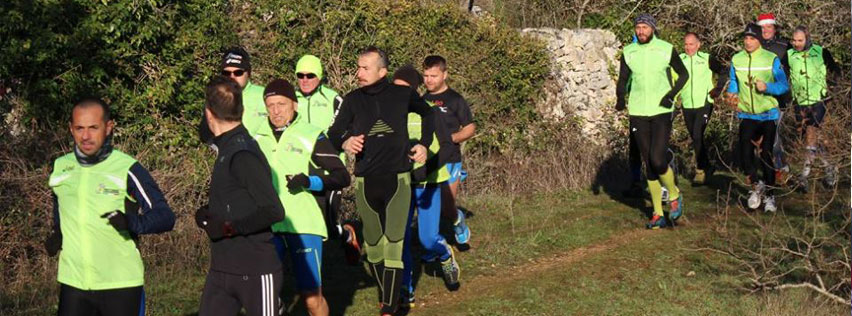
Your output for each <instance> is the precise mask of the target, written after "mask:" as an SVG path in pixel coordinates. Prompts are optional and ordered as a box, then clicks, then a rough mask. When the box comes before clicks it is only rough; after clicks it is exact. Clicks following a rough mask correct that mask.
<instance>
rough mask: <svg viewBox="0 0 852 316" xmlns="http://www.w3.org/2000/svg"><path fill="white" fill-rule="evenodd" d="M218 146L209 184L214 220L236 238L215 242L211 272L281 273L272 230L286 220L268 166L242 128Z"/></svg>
mask: <svg viewBox="0 0 852 316" xmlns="http://www.w3.org/2000/svg"><path fill="white" fill-rule="evenodd" d="M213 142H214V143H215V145H216V147H217V148H218V150H219V154H218V156H217V157H216V163H215V164H214V166H213V175H212V177H211V180H210V194H209V204H208V205H209V206H208V207H209V212H210V213H209V215H210V216H211V217H215V218H218V219H221V220H224V221H226V222H228V223H229V224H230V227H231V228H233V230H234V234H233V235H232V236H230V237H225V238H221V239H218V240H214V241H212V245H211V254H210V257H211V258H210V261H211V263H210V269H211V270H215V271H220V272H227V273H233V274H243V275H257V274H263V273H270V272H274V271H277V270H278V269H281V261H280V260H279V259H278V256H277V255H276V252H275V245H274V244H273V243H272V241H271V239H272V230H271V229H270V227H271V226H272V224H273V223H275V222H278V221H281V220H283V219H284V207H283V206H282V205H281V201H280V200H279V199H278V194H276V193H275V188H274V187H273V185H272V171H271V169H270V168H269V163H268V162H267V161H266V158H265V156H264V155H263V153H262V152H261V151H260V147H258V145H257V142H255V141H254V139H252V138H251V136H249V134H248V131H247V130H246V129H245V127H243V126H242V125H239V126H237V127H236V128H234V129H232V130H230V131H228V132H225V133H224V134H221V135H219V136H217V137H216V138H215V139H214V140H213Z"/></svg>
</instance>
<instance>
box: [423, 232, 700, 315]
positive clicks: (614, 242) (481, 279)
mask: <svg viewBox="0 0 852 316" xmlns="http://www.w3.org/2000/svg"><path fill="white" fill-rule="evenodd" d="M708 219H709V218H707V216H698V217H693V218H691V221H690V220H689V219H687V218H683V219H682V221H683V224H682V225H683V226H681V227H680V228H676V229H684V228H686V227H687V226H690V227H693V228H692V229H694V227H696V226H699V225H702V224H704V222H705V221H706V220H708ZM661 233H662V234H668V233H674V231H672V230H671V229H670V228H669V229H665V230H663V231H652V230H647V229H638V228H637V229H634V230H629V231H626V232H624V233H620V234H616V235H614V236H611V237H610V238H608V239H606V240H603V241H599V242H596V243H594V244H590V245H587V246H584V247H580V248H576V249H573V250H570V251H565V252H561V253H557V254H554V255H551V256H548V257H544V258H539V259H538V260H533V261H529V262H527V263H524V264H520V265H516V266H511V267H508V268H500V271H498V272H499V273H493V274H484V275H477V276H474V277H473V278H469V279H465V278H464V277H462V287H461V288H460V289H459V290H458V291H456V292H448V291H446V290H444V289H443V288H440V289H438V290H437V291H431V292H429V293H424V294H423V295H418V298H417V299H418V307H417V311H418V312H426V311H429V310H430V309H432V308H438V307H441V306H443V307H445V306H446V304H442V303H443V302H448V301H454V302H460V301H470V300H474V299H476V298H477V297H484V296H488V295H491V294H490V293H492V289H494V288H502V287H510V286H512V285H514V284H517V283H518V282H519V281H522V280H527V279H530V278H534V277H537V276H541V275H543V274H547V273H548V272H550V271H553V270H555V269H561V268H564V267H566V266H570V265H573V264H575V263H577V262H582V261H583V260H585V259H586V258H588V257H591V256H594V255H597V254H599V253H603V252H608V251H611V250H615V249H617V248H620V247H623V246H626V245H629V244H635V243H641V242H643V241H644V240H645V239H646V238H650V237H652V236H655V235H656V234H661Z"/></svg>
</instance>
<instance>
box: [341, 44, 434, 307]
mask: <svg viewBox="0 0 852 316" xmlns="http://www.w3.org/2000/svg"><path fill="white" fill-rule="evenodd" d="M387 67H388V59H387V55H385V53H384V52H383V51H382V50H380V49H378V48H375V47H369V48H367V49H365V50H363V51H361V53H360V55H359V57H358V73H357V77H358V86H360V88H359V89H356V90H355V91H352V92H350V93H349V94H347V95H346V97H345V98H343V104H342V105H341V106H340V112H338V114H337V118H335V120H334V123H333V124H332V125H331V128H329V130H328V138H329V140H330V141H331V143H332V144H333V145H334V146H335V147H336V148H337V149H338V150H340V149H343V150H345V151H346V153H347V154H350V155H354V156H355V196H356V200H355V207H356V209H357V210H358V214H359V215H360V216H361V220H362V222H363V223H364V227H363V232H364V243H365V249H366V252H367V261H368V262H369V263H370V268H371V270H372V272H373V275H374V277H375V278H376V281H377V282H378V284H379V289H380V291H379V292H380V293H381V295H380V301H381V304H382V307H381V313H382V315H391V314H393V313H394V312H396V309H397V307H398V306H399V294H400V290H401V285H402V274H403V271H402V269H403V263H402V251H403V239H404V238H405V230H406V222H407V221H408V208H409V207H410V206H411V177H410V176H409V172H410V171H411V167H412V164H411V161H412V160H414V161H416V162H419V163H423V162H425V161H426V148H428V147H429V145H430V144H431V143H432V137H430V136H431V135H432V133H433V132H434V127H435V124H434V118H433V114H432V113H433V111H432V108H431V107H430V106H429V105H428V104H427V103H426V101H424V100H423V99H422V98H420V96H419V95H418V94H417V92H416V91H414V90H412V89H410V88H408V87H402V86H396V85H392V84H390V83H389V82H388V80H387V78H386V76H387V74H388V69H387ZM409 112H415V113H417V114H420V116H421V117H422V121H423V124H422V125H421V134H420V135H424V136H426V137H421V138H420V141H419V143H418V144H415V145H413V146H411V145H410V144H409V140H408V113H409Z"/></svg>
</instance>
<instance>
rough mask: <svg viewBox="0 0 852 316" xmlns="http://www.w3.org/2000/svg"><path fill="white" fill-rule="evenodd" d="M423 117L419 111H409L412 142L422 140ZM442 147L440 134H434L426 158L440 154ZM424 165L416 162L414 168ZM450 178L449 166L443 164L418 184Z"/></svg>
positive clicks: (438, 181) (410, 139) (409, 130)
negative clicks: (439, 139)
mask: <svg viewBox="0 0 852 316" xmlns="http://www.w3.org/2000/svg"><path fill="white" fill-rule="evenodd" d="M426 103H429V105H431V106H434V104H433V103H432V102H429V101H427V102H426ZM422 124H423V123H422V119H421V117H420V114H417V113H408V139H409V141H410V142H411V143H412V144H415V143H417V142H418V141H419V140H420V133H421V128H420V127H421V125H422ZM440 149H441V144H440V142H438V136H437V135H436V134H434V133H433V134H432V144H431V145H429V148H428V149H427V153H426V160H429V159H430V158H432V157H434V156H435V155H437V154H438V152H439V151H440ZM421 166H423V164H422V163H417V162H415V163H414V169H417V168H420V167H421ZM447 180H450V172H449V171H448V170H447V166H446V165H444V166H441V168H439V169H438V170H434V171H432V172H431V173H429V174H428V175H426V179H425V180H424V181H421V182H419V183H418V184H424V183H441V182H445V181H447Z"/></svg>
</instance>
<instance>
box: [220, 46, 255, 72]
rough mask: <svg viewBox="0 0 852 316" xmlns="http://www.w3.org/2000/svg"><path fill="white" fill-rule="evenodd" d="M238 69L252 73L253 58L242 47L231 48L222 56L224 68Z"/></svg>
mask: <svg viewBox="0 0 852 316" xmlns="http://www.w3.org/2000/svg"><path fill="white" fill-rule="evenodd" d="M225 67H237V68H240V69H242V70H245V71H251V56H249V53H248V52H247V51H246V50H245V49H243V48H242V47H231V48H229V49H228V50H226V51H225V54H223V55H222V68H223V69H224V68H225Z"/></svg>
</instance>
